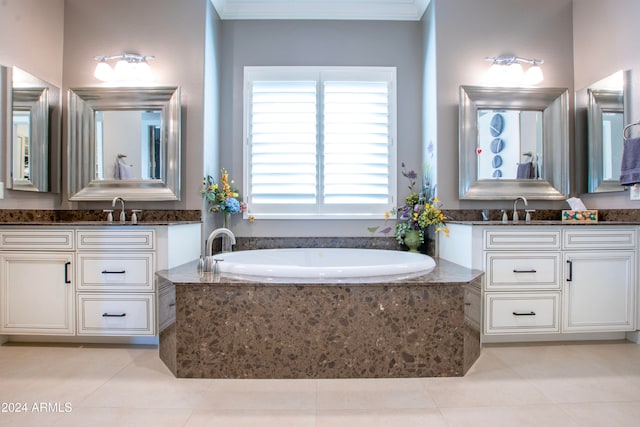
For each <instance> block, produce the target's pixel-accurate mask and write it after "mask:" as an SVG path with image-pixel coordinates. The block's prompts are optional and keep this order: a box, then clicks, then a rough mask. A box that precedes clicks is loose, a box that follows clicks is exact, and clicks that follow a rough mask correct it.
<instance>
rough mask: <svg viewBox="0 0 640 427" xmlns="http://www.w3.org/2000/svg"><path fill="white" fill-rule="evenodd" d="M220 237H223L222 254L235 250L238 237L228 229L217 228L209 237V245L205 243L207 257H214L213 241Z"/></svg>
mask: <svg viewBox="0 0 640 427" xmlns="http://www.w3.org/2000/svg"><path fill="white" fill-rule="evenodd" d="M218 236H221V237H222V250H221V251H220V252H231V251H232V250H233V249H232V246H233V245H235V244H236V236H234V235H233V232H232V231H231V230H229V229H228V228H216V229H215V230H213V231H212V232H211V234H209V237H207V243H205V248H204V250H205V255H207V256H211V255H213V241H214V240H215V239H216V238H218Z"/></svg>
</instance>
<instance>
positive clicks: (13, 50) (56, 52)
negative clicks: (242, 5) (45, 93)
mask: <svg viewBox="0 0 640 427" xmlns="http://www.w3.org/2000/svg"><path fill="white" fill-rule="evenodd" d="M63 5H64V0H4V1H1V2H0V64H1V65H4V66H9V67H10V66H13V65H16V66H18V67H20V68H22V69H23V70H25V71H28V72H30V73H31V74H33V75H35V76H38V77H39V78H41V79H42V80H46V81H48V82H50V83H52V84H53V85H55V86H58V87H62V52H63V29H64V7H63ZM5 152H6V147H5V146H4V145H3V144H0V159H2V160H1V161H0V181H3V182H4V180H5V167H4V158H5V155H4V153H5ZM59 200H60V196H59V195H56V194H33V193H29V192H20V191H8V190H7V191H5V198H4V199H3V200H0V209H17V208H32V209H55V208H56V207H57V206H58V204H59Z"/></svg>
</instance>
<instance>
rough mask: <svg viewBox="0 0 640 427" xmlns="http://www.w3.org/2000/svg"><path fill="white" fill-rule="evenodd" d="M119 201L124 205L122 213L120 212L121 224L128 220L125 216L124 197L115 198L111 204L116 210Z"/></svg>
mask: <svg viewBox="0 0 640 427" xmlns="http://www.w3.org/2000/svg"><path fill="white" fill-rule="evenodd" d="M118 200H120V203H121V204H122V212H120V222H125V221H126V220H127V217H126V215H125V214H124V199H123V198H122V197H114V198H113V202H111V207H113V208H115V207H116V204H117V203H118Z"/></svg>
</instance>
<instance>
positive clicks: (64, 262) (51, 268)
mask: <svg viewBox="0 0 640 427" xmlns="http://www.w3.org/2000/svg"><path fill="white" fill-rule="evenodd" d="M72 261H73V254H72V253H65V252H60V253H52V252H28V253H27V252H23V253H19V252H6V253H2V254H0V302H1V306H0V311H1V312H2V314H1V317H2V324H1V325H0V333H4V334H38V335H42V334H56V335H61V334H62V335H73V334H74V333H75V323H74V317H75V316H74V298H73V296H74V289H73V266H72Z"/></svg>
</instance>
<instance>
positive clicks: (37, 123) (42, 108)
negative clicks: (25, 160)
mask: <svg viewBox="0 0 640 427" xmlns="http://www.w3.org/2000/svg"><path fill="white" fill-rule="evenodd" d="M18 75H19V76H20V77H19V79H18V80H19V81H18V82H16V76H18ZM0 86H1V89H0V93H1V94H2V106H1V108H0V109H1V110H2V116H3V120H0V122H4V123H0V126H1V127H2V135H3V137H4V138H6V142H5V148H4V152H5V153H6V159H5V162H4V164H5V171H4V175H5V181H6V187H7V188H8V189H10V190H14V191H31V192H52V193H59V192H60V142H61V126H60V125H61V121H62V119H61V117H62V116H61V113H62V108H61V107H62V106H61V103H60V88H59V87H57V86H55V85H53V84H51V83H49V82H47V81H44V80H42V79H40V78H39V77H36V76H34V75H32V74H31V73H29V72H27V71H24V70H23V69H21V68H18V67H16V66H13V67H6V66H0ZM14 106H19V107H20V108H19V110H22V111H25V110H28V111H30V113H31V117H32V120H31V128H30V134H31V140H30V142H29V144H30V148H29V154H30V159H29V168H30V179H29V180H28V181H26V180H20V181H14V179H13V163H14V162H13V155H14V147H13V142H14V141H13V111H14Z"/></svg>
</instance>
